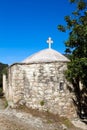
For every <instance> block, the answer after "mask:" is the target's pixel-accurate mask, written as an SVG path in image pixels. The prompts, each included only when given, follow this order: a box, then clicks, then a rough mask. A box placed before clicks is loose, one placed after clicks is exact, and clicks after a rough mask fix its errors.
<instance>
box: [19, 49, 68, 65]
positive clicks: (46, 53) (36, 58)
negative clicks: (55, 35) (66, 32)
mask: <svg viewBox="0 0 87 130" xmlns="http://www.w3.org/2000/svg"><path fill="white" fill-rule="evenodd" d="M57 61H60V62H69V59H68V58H66V57H65V56H64V55H62V54H61V53H59V52H57V51H55V50H53V49H44V50H42V51H39V52H38V53H35V54H33V55H31V56H29V57H28V58H26V59H25V60H23V61H22V63H41V62H57Z"/></svg>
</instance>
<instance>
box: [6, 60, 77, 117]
mask: <svg viewBox="0 0 87 130" xmlns="http://www.w3.org/2000/svg"><path fill="white" fill-rule="evenodd" d="M66 69H67V65H66V63H65V62H54V63H41V64H40V63H37V64H14V65H12V66H11V67H10V68H9V76H8V82H9V86H8V88H7V90H8V91H9V94H8V97H7V99H8V101H9V103H10V104H13V105H14V104H17V103H20V104H25V105H26V106H27V107H31V108H33V109H39V110H44V111H50V112H52V113H58V114H60V115H61V116H62V115H63V116H64V115H68V116H69V117H70V116H72V115H73V116H74V114H75V111H74V107H73V103H72V100H71V96H72V95H71V94H70V92H69V91H68V89H67V81H66V79H65V76H64V72H65V70H66Z"/></svg>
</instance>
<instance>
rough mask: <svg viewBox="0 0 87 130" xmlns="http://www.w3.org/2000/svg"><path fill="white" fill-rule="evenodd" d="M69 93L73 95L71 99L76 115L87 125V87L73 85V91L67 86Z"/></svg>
mask: <svg viewBox="0 0 87 130" xmlns="http://www.w3.org/2000/svg"><path fill="white" fill-rule="evenodd" d="M68 89H69V91H70V92H73V93H74V94H75V99H74V98H73V99H72V100H73V103H74V105H75V107H76V110H77V115H78V116H79V118H80V119H82V121H83V122H85V123H86V124H87V87H83V86H81V88H80V86H79V84H74V85H73V89H72V88H71V87H70V86H68Z"/></svg>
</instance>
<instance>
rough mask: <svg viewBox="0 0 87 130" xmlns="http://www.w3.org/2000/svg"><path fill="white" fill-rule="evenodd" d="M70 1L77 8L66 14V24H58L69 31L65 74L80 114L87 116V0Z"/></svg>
mask: <svg viewBox="0 0 87 130" xmlns="http://www.w3.org/2000/svg"><path fill="white" fill-rule="evenodd" d="M70 3H71V4H76V10H75V11H74V12H72V15H71V16H69V15H68V16H65V22H66V26H63V25H58V29H59V30H60V31H62V32H66V31H68V33H69V37H68V40H67V41H66V42H65V46H66V50H65V52H66V54H68V55H69V58H70V62H69V63H68V65H67V67H68V69H67V71H66V73H65V75H66V78H67V79H68V81H70V82H71V83H72V85H73V89H74V93H75V96H76V99H75V100H74V103H75V104H76V106H77V113H78V115H79V116H80V117H81V118H82V117H83V116H84V117H85V118H87V101H86V99H87V11H86V9H87V1H86V0H70ZM80 84H81V85H80Z"/></svg>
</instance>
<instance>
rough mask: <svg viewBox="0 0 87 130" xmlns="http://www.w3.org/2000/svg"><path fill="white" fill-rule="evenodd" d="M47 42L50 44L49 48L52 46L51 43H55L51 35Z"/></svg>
mask: <svg viewBox="0 0 87 130" xmlns="http://www.w3.org/2000/svg"><path fill="white" fill-rule="evenodd" d="M47 43H48V44H49V49H50V48H51V44H52V43H53V40H52V39H51V37H49V38H48V40H47Z"/></svg>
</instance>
